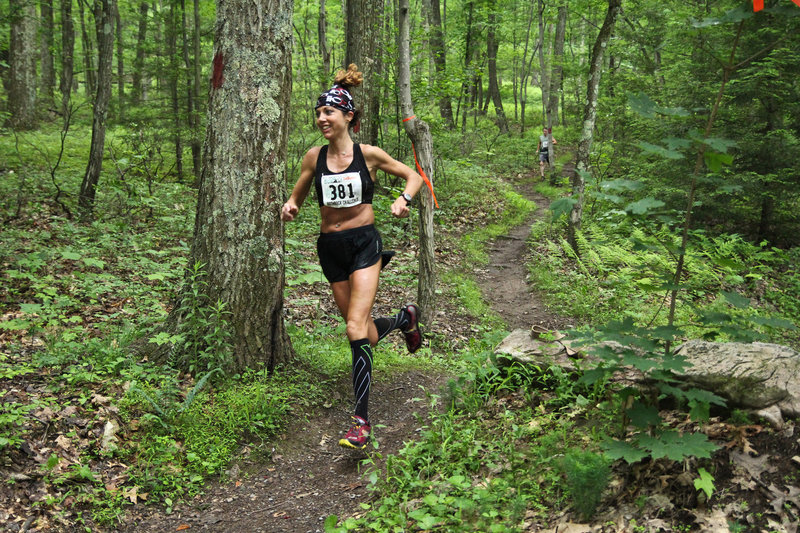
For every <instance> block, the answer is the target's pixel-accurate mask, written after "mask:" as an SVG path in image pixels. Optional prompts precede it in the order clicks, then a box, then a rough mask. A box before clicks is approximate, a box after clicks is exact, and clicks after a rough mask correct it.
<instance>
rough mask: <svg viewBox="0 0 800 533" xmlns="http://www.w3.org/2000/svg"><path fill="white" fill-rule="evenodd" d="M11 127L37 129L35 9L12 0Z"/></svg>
mask: <svg viewBox="0 0 800 533" xmlns="http://www.w3.org/2000/svg"><path fill="white" fill-rule="evenodd" d="M9 14H10V19H11V40H10V42H9V57H8V63H9V71H10V72H9V74H10V79H9V92H8V110H9V111H10V112H11V116H10V118H9V125H10V126H11V127H12V128H14V129H17V130H29V129H33V128H35V127H36V81H37V80H36V5H35V4H34V3H32V2H28V1H26V0H10V2H9Z"/></svg>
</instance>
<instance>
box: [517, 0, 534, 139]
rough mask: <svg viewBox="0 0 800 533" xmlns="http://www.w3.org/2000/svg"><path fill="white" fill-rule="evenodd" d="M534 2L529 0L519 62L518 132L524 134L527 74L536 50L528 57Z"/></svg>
mask: <svg viewBox="0 0 800 533" xmlns="http://www.w3.org/2000/svg"><path fill="white" fill-rule="evenodd" d="M533 13H534V3H533V2H530V10H529V11H528V29H527V31H526V32H525V49H524V50H523V52H522V63H521V64H520V77H519V110H520V133H521V135H525V107H526V105H527V103H528V76H529V75H530V71H531V63H532V62H533V56H534V55H535V54H536V52H535V51H534V52H532V53H531V55H530V59H528V48H529V46H530V42H531V28H532V27H533Z"/></svg>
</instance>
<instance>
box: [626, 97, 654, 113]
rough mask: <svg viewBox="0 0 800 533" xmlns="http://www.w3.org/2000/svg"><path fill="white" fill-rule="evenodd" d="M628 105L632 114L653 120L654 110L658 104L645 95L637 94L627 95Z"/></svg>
mask: <svg viewBox="0 0 800 533" xmlns="http://www.w3.org/2000/svg"><path fill="white" fill-rule="evenodd" d="M628 105H630V106H631V110H632V111H633V112H634V113H638V114H639V115H641V116H643V117H645V118H655V116H656V108H657V107H658V104H656V103H655V102H654V101H652V100H651V99H650V97H649V96H647V94H645V93H642V92H640V93H639V94H628Z"/></svg>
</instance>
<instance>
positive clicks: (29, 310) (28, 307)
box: [19, 304, 42, 315]
mask: <svg viewBox="0 0 800 533" xmlns="http://www.w3.org/2000/svg"><path fill="white" fill-rule="evenodd" d="M19 310H20V311H22V312H23V313H25V314H26V315H34V314H36V313H38V312H39V311H41V310H42V304H19Z"/></svg>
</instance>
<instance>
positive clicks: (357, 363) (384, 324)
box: [281, 64, 422, 449]
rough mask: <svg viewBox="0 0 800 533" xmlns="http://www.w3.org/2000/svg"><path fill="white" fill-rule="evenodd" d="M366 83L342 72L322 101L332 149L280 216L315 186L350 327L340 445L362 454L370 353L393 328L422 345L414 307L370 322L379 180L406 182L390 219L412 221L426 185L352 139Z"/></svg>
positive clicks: (313, 153)
mask: <svg viewBox="0 0 800 533" xmlns="http://www.w3.org/2000/svg"><path fill="white" fill-rule="evenodd" d="M362 81H363V75H362V74H361V73H360V72H359V71H358V70H357V67H356V66H355V65H352V64H351V65H350V66H349V67H348V69H347V71H339V72H338V73H337V75H336V78H335V80H334V84H333V87H331V88H330V89H329V90H328V91H326V92H324V93H322V94H321V95H320V97H319V99H318V100H317V104H316V106H315V109H316V114H317V119H316V124H317V127H318V128H319V130H320V131H321V132H322V136H323V137H325V139H326V140H327V142H328V144H327V145H325V146H315V147H313V148H311V149H310V150H309V151H308V152H306V155H305V156H304V157H303V162H302V165H301V168H300V178H299V179H298V180H297V183H296V184H295V186H294V189H292V194H291V196H290V197H289V199H288V200H287V202H286V203H285V204H284V205H283V208H282V209H281V218H282V219H283V220H284V221H287V222H288V221H292V220H294V218H295V217H296V216H297V213H298V212H299V211H300V207H301V206H302V205H303V202H304V201H305V199H306V197H307V196H308V193H309V191H310V190H311V186H312V185H313V186H314V188H315V190H316V193H317V201H318V203H319V207H320V214H321V218H322V221H321V224H320V235H319V238H318V239H317V253H318V255H319V261H320V265H321V266H322V272H323V274H324V275H325V277H326V278H327V280H328V282H329V283H330V286H331V290H332V291H333V299H334V300H335V301H336V305H337V306H338V307H339V311H340V312H341V314H342V317H344V320H345V323H346V325H347V328H346V331H347V338H348V340H349V341H350V349H351V351H352V354H353V392H354V394H355V413H354V415H353V424H352V426H351V427H350V429H349V430H348V431H347V433H346V434H345V435H344V437H343V438H342V439H341V440H340V441H339V444H340V445H341V446H344V447H347V448H358V449H362V448H364V447H365V446H366V444H367V442H368V441H369V437H370V431H371V425H370V422H369V417H368V415H367V408H368V402H369V390H370V384H371V381H372V346H375V345H376V344H377V343H378V341H379V340H381V339H382V338H384V337H385V336H386V335H388V334H389V333H390V332H391V331H393V330H395V329H400V330H401V331H402V332H403V335H404V336H405V341H406V346H407V347H408V350H409V352H411V353H414V352H415V351H417V350H418V349H419V347H420V346H421V345H422V332H421V331H420V328H419V325H418V323H417V319H418V314H419V309H418V308H417V306H416V305H414V304H407V305H405V306H404V307H403V308H402V309H401V310H400V312H399V313H397V314H396V315H395V316H392V317H380V318H376V319H374V320H373V319H372V316H371V314H372V306H373V305H374V304H375V296H376V294H377V292H378V276H379V274H380V271H381V268H382V254H381V252H382V251H383V246H382V242H381V236H380V234H378V231H377V230H376V229H375V225H374V222H375V213H374V211H373V209H372V196H373V192H374V189H375V174H376V172H377V170H378V169H380V170H383V171H384V172H386V173H388V174H392V175H394V176H397V177H400V178H403V179H404V180H405V181H406V184H405V189H404V190H403V193H402V194H401V195H400V196H399V197H398V198H397V199H396V200H395V201H394V203H392V207H391V211H392V215H394V216H395V217H398V218H405V217H407V216H408V215H409V203H410V202H411V199H412V198H413V197H414V195H415V194H416V193H417V192H418V191H419V189H420V187H421V186H422V178H421V177H420V175H419V174H417V173H416V172H414V171H413V170H411V169H410V168H409V167H408V166H406V165H404V164H403V163H401V162H399V161H396V160H395V159H393V158H392V157H391V156H389V155H388V154H387V153H386V152H384V151H383V150H382V149H380V148H378V147H376V146H369V145H366V144H362V145H359V144H356V143H354V142H353V140H352V139H351V138H350V129H351V128H353V127H354V126H356V125H357V124H358V121H359V115H360V113H359V111H358V110H357V109H356V108H355V106H354V105H353V97H352V95H351V94H350V92H349V89H350V88H352V87H357V86H358V85H360V84H361V82H362ZM356 131H358V130H356ZM387 259H388V258H387V257H384V260H387Z"/></svg>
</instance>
